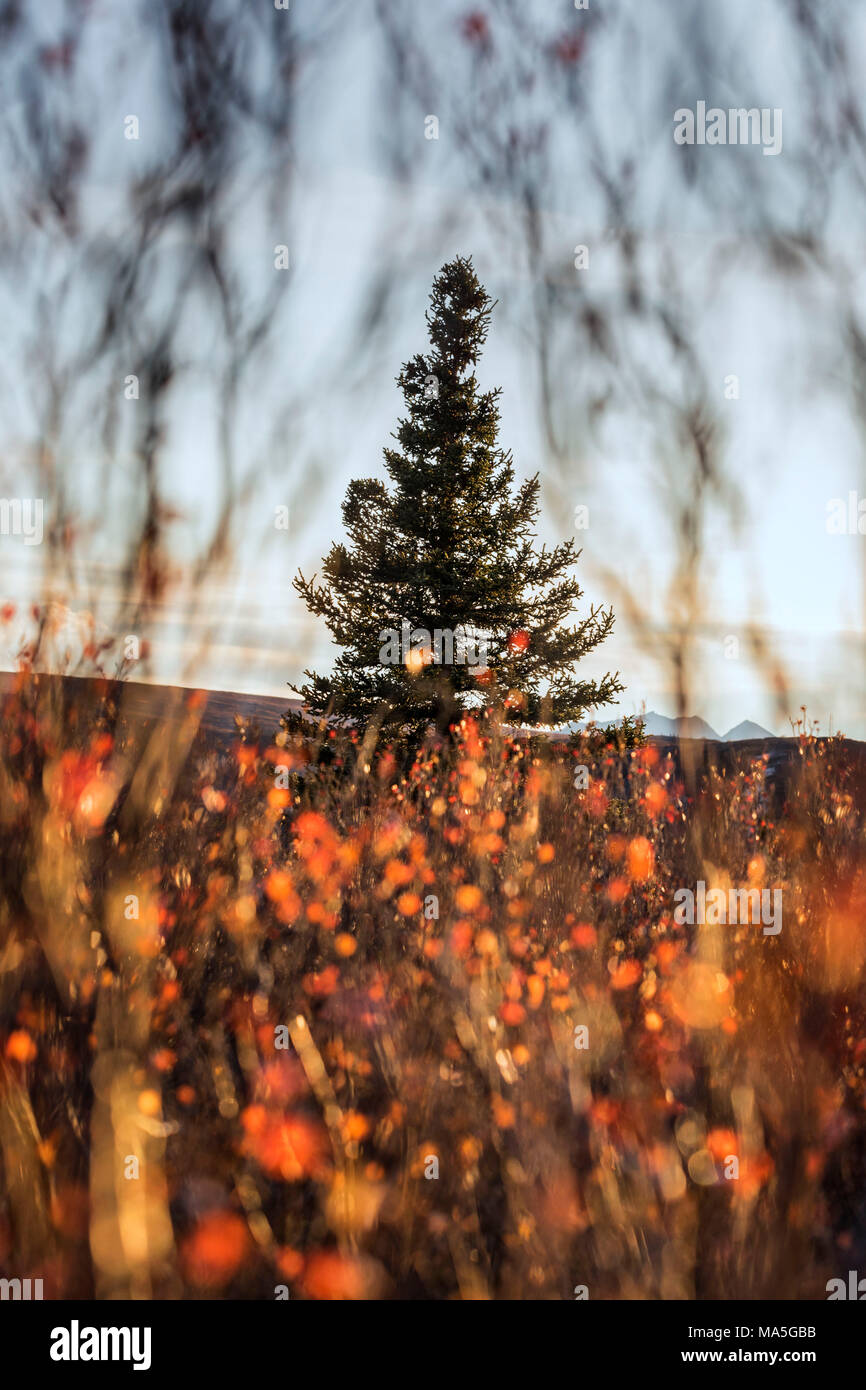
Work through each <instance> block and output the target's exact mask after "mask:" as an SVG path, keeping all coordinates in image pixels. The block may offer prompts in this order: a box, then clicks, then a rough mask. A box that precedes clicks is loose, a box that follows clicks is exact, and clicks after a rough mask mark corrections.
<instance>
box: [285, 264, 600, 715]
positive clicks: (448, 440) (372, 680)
mask: <svg viewBox="0 0 866 1390" xmlns="http://www.w3.org/2000/svg"><path fill="white" fill-rule="evenodd" d="M494 307H495V306H494V304H493V301H492V300H491V298H490V296H489V295H488V293H487V291H486V290H485V289H484V286H483V285H482V284H481V283H480V281H479V280H478V277H477V276H476V274H475V270H474V267H473V265H472V261H471V259H469V258H464V257H462V256H458V257H456V258H455V259H454V260H453V261H450V262H449V263H448V264H447V265H445V266H444V267H443V268H442V270H441V271H440V272H439V274H438V275H437V276H436V279H435V280H434V283H433V290H432V294H431V296H430V308H429V310H428V313H427V329H428V338H429V350H428V351H427V352H426V353H421V354H418V355H417V356H415V357H413V358H412V359H411V360H410V361H409V362H407V363H405V364H404V366H403V369H402V371H401V372H400V375H399V376H398V377H397V383H398V385H399V386H400V388H401V390H402V392H403V397H404V401H405V405H406V413H405V415H404V417H403V419H402V420H401V421H400V422H399V426H398V429H397V431H396V433H395V435H394V443H395V445H396V447H388V448H386V449H385V450H384V462H385V468H386V470H387V473H388V475H389V478H390V480H391V484H392V486H391V487H390V489H389V488H388V487H386V486H385V484H384V483H383V482H381V481H380V480H378V479H372V478H371V479H363V480H356V481H354V482H351V483H350V484H349V486H348V488H347V490H346V497H345V500H344V502H343V508H342V516H343V524H344V527H345V529H346V533H347V536H348V543H344V542H335V543H334V545H332V547H331V550H330V552H329V553H328V555H327V556H325V558H324V560H323V564H322V582H321V583H320V584H317V583H316V576H313V579H312V580H310V581H308V580H306V579H305V578H304V577H303V575H301V574H299V575H298V576H297V578H296V580H295V587H296V588H297V589H298V592H299V593H301V594H302V595H303V597H304V599H305V601H306V603H307V606H308V607H309V609H310V611H311V612H313V613H315V614H317V615H318V616H320V617H323V618H324V619H325V622H326V624H327V626H328V628H329V629H330V632H331V635H332V637H333V638H334V641H335V643H336V644H337V646H338V647H340V648H341V651H340V654H339V655H338V657H337V659H336V661H335V665H334V671H333V674H332V675H331V676H319V675H316V674H315V673H314V672H307V673H306V675H307V679H308V684H307V685H305V686H304V687H302V689H301V694H302V696H303V697H304V700H305V701H306V703H307V704H308V706H309V707H310V709H311V710H312V711H313V712H314V713H316V714H321V715H329V716H331V717H334V718H338V719H352V720H355V721H357V722H358V723H360V724H362V725H365V724H367V723H368V722H369V721H370V720H371V719H376V720H377V721H380V722H381V723H382V725H383V727H386V728H389V729H392V730H394V731H400V730H403V731H415V732H419V731H423V730H424V729H425V728H426V727H428V726H429V725H431V724H434V725H437V726H438V727H440V728H444V727H447V725H448V724H449V723H450V722H452V721H453V720H454V719H455V718H456V717H458V716H459V714H460V713H461V711H463V710H466V709H473V708H479V707H481V706H482V705H492V706H495V707H496V708H498V709H499V710H500V711H501V712H502V713H503V715H504V716H505V717H506V718H507V720H508V721H509V722H511V723H521V722H527V723H538V722H539V721H541V720H543V721H544V722H545V723H550V724H556V723H563V722H566V721H568V720H573V719H576V718H578V717H579V716H580V715H581V714H582V713H584V711H585V710H586V709H587V708H589V707H593V706H600V705H603V704H606V703H608V702H609V701H610V700H611V699H613V697H614V696H615V695H616V694H617V693H618V692H619V691H620V690H621V689H622V686H621V685H620V683H619V680H618V678H617V677H616V676H611V675H606V676H604V677H603V678H602V679H601V681H599V682H593V681H589V680H580V679H578V677H577V675H576V673H575V670H574V668H575V666H576V664H577V662H578V661H579V660H580V659H581V658H582V657H583V656H585V655H586V654H587V653H588V652H590V651H591V650H593V648H594V647H596V646H597V645H598V643H600V642H601V641H603V640H604V638H605V637H606V636H607V635H608V633H609V632H610V630H611V627H612V625H613V614H612V612H610V610H601V609H598V608H597V609H593V610H592V611H591V612H590V613H589V615H588V616H587V617H586V618H584V619H583V621H582V622H580V623H579V624H578V625H577V626H568V625H567V622H568V619H569V618H570V617H571V615H572V613H573V610H574V607H575V605H576V603H577V602H578V600H579V599H580V598H581V590H580V588H579V587H578V584H577V582H576V580H575V579H574V578H573V577H572V575H571V574H570V573H569V571H571V570H572V569H573V566H574V565H575V563H576V561H577V559H578V555H579V552H576V551H575V549H574V543H573V541H566V542H563V543H562V544H560V545H557V546H555V547H554V548H553V549H552V550H548V549H547V547H546V546H542V547H541V548H540V549H539V548H538V546H537V545H536V541H535V532H536V528H537V519H538V513H539V501H538V494H539V480H538V475H537V474H536V475H535V476H534V477H532V478H529V479H527V480H526V481H524V482H522V483H516V482H515V476H514V465H513V461H512V458H511V455H510V453H508V452H507V451H505V450H503V449H502V448H501V447H500V445H499V406H498V401H499V396H500V389H499V388H496V389H494V390H488V391H482V390H481V389H480V387H479V384H478V381H477V379H476V377H475V367H476V365H477V363H478V360H479V357H480V354H481V350H482V348H483V346H484V343H485V340H486V338H487V333H488V330H489V327H490V321H491V314H492V311H493V308H494ZM437 633H438V634H440V637H439V640H438V641H437V639H436V634H437ZM389 634H394V635H395V638H396V645H395V641H393V640H390V639H389V636H388V635H389ZM449 635H450V637H451V639H452V641H451V645H450V646H449V642H448V637H449ZM467 651H468V653H469V658H470V659H461V658H466V654H467ZM479 652H481V659H477V658H478V656H479ZM472 658H476V659H472Z"/></svg>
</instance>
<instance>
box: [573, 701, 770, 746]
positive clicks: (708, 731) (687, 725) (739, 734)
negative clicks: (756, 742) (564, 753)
mask: <svg viewBox="0 0 866 1390" xmlns="http://www.w3.org/2000/svg"><path fill="white" fill-rule="evenodd" d="M638 717H639V718H640V719H642V720H643V725H644V732H645V733H646V735H647V736H648V737H649V738H702V739H707V740H712V741H713V742H714V743H740V742H742V741H743V740H745V739H750V738H775V737H776V735H775V734H771V733H770V731H769V729H763V728H762V727H761V725H760V724H756V723H755V722H754V720H752V719H743V720H742V721H741V722H740V723H739V724H735V725H734V727H733V729H729V730H728V732H727V733H726V734H718V733H716V731H715V729H714V728H713V726H712V725H711V724H708V723H707V721H706V719H701V717H700V715H697V714H688V715H684V716H681V717H680V718H678V719H670V718H669V717H668V716H667V715H666V714H659V713H658V712H657V711H656V710H654V709H651V710H647V712H646V714H642V715H639V716H638ZM621 719H622V715H618V716H617V717H616V718H613V719H602V720H600V721H599V727H600V728H603V729H606V728H608V727H609V726H610V725H611V724H618V723H619V722H620V720H621ZM575 727H577V728H585V727H586V726H585V725H583V724H582V725H577V726H575Z"/></svg>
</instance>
